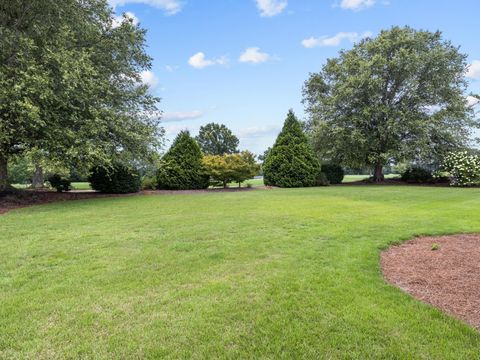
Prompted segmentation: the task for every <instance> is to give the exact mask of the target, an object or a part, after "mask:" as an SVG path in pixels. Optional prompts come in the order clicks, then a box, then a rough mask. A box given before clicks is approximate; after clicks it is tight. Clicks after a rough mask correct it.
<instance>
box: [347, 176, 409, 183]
mask: <svg viewBox="0 0 480 360" xmlns="http://www.w3.org/2000/svg"><path fill="white" fill-rule="evenodd" d="M369 177H370V175H345V177H344V178H343V182H344V183H349V182H354V181H360V180H365V179H368V178H369ZM398 177H400V175H398V174H387V175H385V179H395V178H398Z"/></svg>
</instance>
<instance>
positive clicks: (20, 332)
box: [0, 186, 480, 359]
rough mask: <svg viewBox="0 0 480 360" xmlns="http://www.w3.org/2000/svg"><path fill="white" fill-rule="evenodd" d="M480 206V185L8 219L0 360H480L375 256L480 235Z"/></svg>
mask: <svg viewBox="0 0 480 360" xmlns="http://www.w3.org/2000/svg"><path fill="white" fill-rule="evenodd" d="M479 210H480V190H479V189H453V188H452V189H451V188H426V187H412V186H409V187H402V186H394V187H393V186H392V187H389V186H378V187H377V186H362V187H358V186H352V187H348V186H342V187H324V188H309V189H291V190H282V189H274V190H256V191H245V192H236V193H207V194H195V195H171V196H170V195H168V196H165V195H149V196H147V195H144V196H129V197H121V198H118V197H117V198H104V199H95V200H82V201H71V202H61V203H55V204H48V205H42V206H34V207H30V208H24V209H18V210H14V211H11V212H9V213H7V214H6V215H3V216H0V229H1V231H0V259H1V262H0V358H2V359H9V358H32V359H33V358H34V359H42V358H43V359H64V358H72V359H73V358H75V359H76V358H117V359H119V358H121V359H126V358H171V359H177V358H194V359H213V358H230V359H231V358H241V359H256V358H261V359H279V358H286V359H478V358H480V333H478V332H477V331H475V330H474V329H472V328H470V327H469V326H467V325H465V324H463V323H462V322H460V321H458V320H456V319H454V318H452V317H450V316H448V315H445V314H443V313H442V312H440V311H439V310H436V309H434V308H432V307H431V306H428V305H425V304H423V303H421V302H419V301H417V300H414V299H413V298H411V297H410V296H409V295H407V294H405V293H403V292H402V291H400V290H398V289H397V288H395V287H393V286H390V285H388V284H387V283H385V281H384V280H383V277H382V274H381V270H380V266H379V252H380V249H382V248H385V247H386V246H388V245H389V244H392V243H396V242H399V241H402V240H406V239H409V238H411V237H413V236H416V235H425V234H429V235H439V234H450V233H459V232H480V217H479V216H478V215H479ZM432 276H435V274H432Z"/></svg>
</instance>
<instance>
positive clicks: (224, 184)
mask: <svg viewBox="0 0 480 360" xmlns="http://www.w3.org/2000/svg"><path fill="white" fill-rule="evenodd" d="M223 188H224V189H226V188H227V182H226V181H223Z"/></svg>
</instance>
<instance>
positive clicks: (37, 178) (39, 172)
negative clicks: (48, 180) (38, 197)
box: [32, 164, 45, 189]
mask: <svg viewBox="0 0 480 360" xmlns="http://www.w3.org/2000/svg"><path fill="white" fill-rule="evenodd" d="M44 183H45V178H44V174H43V167H42V166H41V165H39V164H35V172H34V173H33V177H32V188H34V189H41V188H43V185H44Z"/></svg>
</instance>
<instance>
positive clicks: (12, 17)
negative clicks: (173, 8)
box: [0, 0, 161, 191]
mask: <svg viewBox="0 0 480 360" xmlns="http://www.w3.org/2000/svg"><path fill="white" fill-rule="evenodd" d="M113 15H114V14H113V12H112V9H111V8H110V7H109V6H108V4H107V2H106V1H98V0H83V1H77V0H62V1H54V0H11V1H10V0H9V1H2V2H1V4H0V41H1V46H0V64H1V65H0V191H2V190H4V189H6V188H7V187H8V182H7V171H8V170H7V169H8V162H9V160H10V159H11V157H12V156H14V155H16V154H18V153H21V152H25V151H28V150H31V149H42V151H43V152H44V153H45V154H47V155H48V158H49V159H56V160H59V161H61V162H63V163H65V164H82V165H84V166H85V167H86V168H89V167H90V166H92V165H95V164H99V163H106V164H108V163H109V162H110V161H111V159H112V158H114V157H116V155H118V153H119V152H120V151H121V153H122V156H125V157H127V156H128V157H131V158H140V157H147V156H148V155H149V154H150V153H151V151H152V150H153V149H154V148H155V146H156V145H158V144H159V140H161V136H160V137H159V135H161V133H160V132H159V128H158V114H157V109H156V103H157V102H158V99H157V98H155V97H153V96H152V95H150V94H149V92H148V88H147V86H146V85H142V84H141V77H140V74H141V72H142V71H145V70H147V69H149V68H150V63H151V59H150V57H149V56H148V55H147V54H146V52H145V30H143V29H141V28H140V27H139V26H137V25H135V24H134V23H133V22H132V21H131V20H129V19H128V18H124V21H123V22H121V23H120V24H118V23H116V22H114V20H113Z"/></svg>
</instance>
